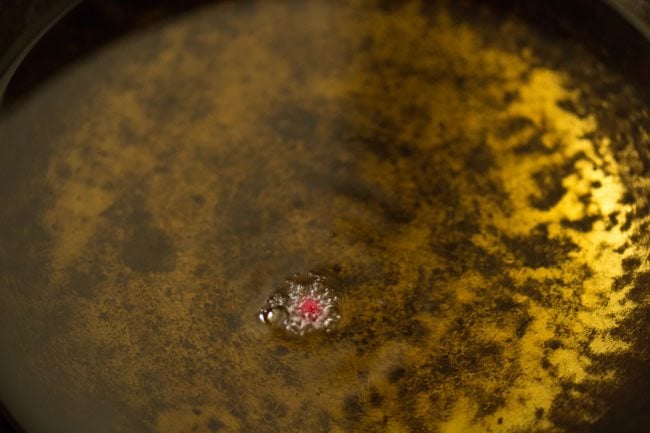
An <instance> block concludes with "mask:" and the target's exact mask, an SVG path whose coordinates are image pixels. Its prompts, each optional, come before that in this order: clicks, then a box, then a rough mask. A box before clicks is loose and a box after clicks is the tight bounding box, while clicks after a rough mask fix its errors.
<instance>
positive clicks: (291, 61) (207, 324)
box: [0, 1, 650, 433]
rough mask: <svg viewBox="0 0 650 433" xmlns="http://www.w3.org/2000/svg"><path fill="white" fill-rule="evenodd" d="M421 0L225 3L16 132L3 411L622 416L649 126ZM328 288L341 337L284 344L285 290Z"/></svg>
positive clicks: (92, 426) (526, 53) (5, 188)
mask: <svg viewBox="0 0 650 433" xmlns="http://www.w3.org/2000/svg"><path fill="white" fill-rule="evenodd" d="M425 4H427V5H428V3H420V2H406V3H403V4H399V5H397V6H396V5H395V4H393V3H390V4H389V5H387V6H382V3H381V2H380V3H377V2H365V1H352V2H325V1H314V2H300V3H299V2H259V3H258V2H239V3H220V4H217V5H215V6H212V7H209V8H205V9H201V10H199V11H197V12H195V13H192V14H190V15H187V16H185V17H182V18H179V19H177V20H175V21H173V22H170V23H168V24H166V25H164V26H161V27H160V28H156V29H151V30H149V31H147V32H143V33H140V34H137V35H133V36H130V37H129V38H125V39H123V40H121V41H118V42H117V43H115V44H114V45H113V46H110V47H108V48H106V49H104V50H102V51H100V52H98V53H97V54H95V55H94V56H93V57H91V58H88V59H87V60H86V61H84V62H82V63H79V64H78V65H75V66H74V67H73V68H71V69H69V70H68V71H67V72H66V74H63V75H61V76H58V77H56V78H55V79H53V80H51V81H50V82H49V83H48V84H47V85H46V86H45V87H43V88H42V89H41V91H40V92H39V93H38V94H35V95H33V96H32V97H31V98H30V99H29V100H27V101H25V102H24V103H23V104H22V105H21V106H19V107H18V108H17V109H16V110H15V112H14V113H13V114H11V115H9V116H7V117H6V118H5V119H3V124H2V125H1V128H2V129H0V134H2V137H3V141H4V145H5V146H6V149H3V152H4V158H3V161H2V164H3V167H4V166H6V171H5V180H4V181H3V184H2V186H0V192H2V193H3V195H4V197H3V200H7V203H11V204H12V205H11V207H9V206H8V207H7V208H6V209H3V210H2V211H1V212H2V213H1V214H0V215H1V216H2V220H1V222H2V226H3V229H2V236H3V245H2V246H0V260H1V262H0V263H1V266H2V267H1V268H0V270H1V271H2V274H1V275H0V278H2V280H0V281H2V296H3V302H2V303H1V304H0V317H1V319H0V320H1V321H2V322H0V323H1V325H2V327H1V328H0V344H1V345H2V347H3V351H2V354H1V355H0V371H3V374H4V372H5V371H11V372H12V374H11V375H10V376H9V375H6V374H5V376H3V377H2V382H3V384H4V385H3V389H2V394H1V395H0V397H2V399H3V400H4V401H5V402H6V404H7V406H8V407H9V409H10V410H11V411H13V412H14V413H15V415H16V418H17V419H18V421H19V422H21V423H23V424H24V426H25V427H26V429H27V430H28V431H29V432H32V431H33V432H48V431H67V432H70V431H77V430H78V431H93V432H132V431H139V432H147V431H151V432H160V433H174V432H178V433H181V432H212V431H219V432H253V431H255V432H279V431H284V432H356V431H363V432H384V431H387V432H395V433H397V432H441V433H444V432H485V431H493V432H498V431H511V432H519V431H553V432H555V431H565V430H567V429H569V428H570V427H571V426H584V425H589V424H592V423H594V422H597V421H598V419H600V418H601V417H602V416H603V414H605V413H606V412H607V410H608V407H609V404H610V403H609V400H608V399H609V398H610V397H609V396H610V394H611V393H613V392H614V391H615V390H616V389H617V386H618V385H620V383H621V380H622V379H621V377H622V375H623V374H625V371H622V370H623V369H622V368H620V365H623V364H622V362H614V361H612V359H614V360H617V359H618V360H620V359H623V358H624V357H626V356H628V354H629V353H633V352H634V350H636V349H635V348H634V347H635V346H634V338H635V334H634V333H633V332H631V331H630V332H627V331H626V332H623V331H621V328H620V325H621V324H622V323H624V322H625V320H626V319H627V318H629V317H630V316H631V315H633V314H635V312H637V311H639V308H641V307H640V305H643V303H644V299H647V291H646V287H645V285H644V283H643V282H644V281H647V280H648V275H649V274H648V269H647V263H646V255H647V248H646V245H647V239H646V238H645V235H644V234H643V233H645V232H646V231H645V229H646V228H647V222H646V216H647V215H646V213H644V212H645V211H644V209H645V208H644V205H645V200H646V199H645V197H646V196H647V185H646V184H645V183H644V181H643V180H638V179H637V181H635V182H633V181H631V180H630V176H629V173H628V172H629V170H633V169H634V166H632V168H629V167H628V166H627V165H624V164H622V162H621V161H623V160H624V161H626V162H627V161H634V160H637V161H638V156H637V155H636V154H635V153H634V152H635V150H634V149H635V146H646V147H647V146H650V136H649V135H648V132H647V129H644V126H643V125H645V128H647V125H648V124H649V121H650V116H649V115H648V107H647V105H644V103H643V101H639V100H638V99H636V96H635V94H634V92H633V91H632V89H631V88H629V87H626V86H625V85H624V84H622V82H621V81H620V79H619V78H617V77H616V76H615V75H613V74H612V73H610V72H608V71H607V70H606V69H605V68H603V67H602V66H601V65H599V64H598V63H597V62H596V61H595V60H593V59H592V58H591V57H589V56H588V55H587V54H586V53H584V52H582V51H580V50H578V49H574V51H572V52H570V53H567V52H566V47H554V46H547V45H546V44H545V43H544V41H543V40H542V39H540V37H539V36H538V35H536V34H535V33H534V32H532V31H531V30H530V29H528V28H527V27H526V26H525V25H523V24H522V23H520V22H519V21H517V20H516V19H514V18H510V19H496V18H494V17H493V16H492V15H490V13H489V12H488V11H487V10H485V11H480V12H477V13H476V14H474V16H473V17H472V18H471V19H470V18H467V19H465V18H464V17H463V16H462V14H459V13H458V11H456V10H455V9H453V8H448V7H447V6H445V4H443V3H440V4H438V5H437V6H430V5H429V6H425ZM565 61H568V66H566V68H565V69H562V68H560V67H559V66H558V65H559V64H560V63H562V62H565ZM578 70H579V71H580V72H577V71H578ZM607 86H609V87H608V88H610V89H612V91H610V92H608V93H606V92H604V91H603V89H604V88H605V87H607ZM603 94H606V96H602V95H603ZM621 101H625V104H626V105H625V107H627V108H626V109H627V111H625V112H617V111H614V110H615V108H616V107H617V105H616V104H619V103H621ZM619 111H620V110H619ZM612 113H613V114H612ZM608 115H609V116H610V117H608ZM611 117H618V118H623V119H625V120H624V121H622V120H621V121H618V120H614V119H612V118H611ZM34 119H40V120H39V121H38V122H35V121H34ZM631 140H633V141H634V143H631V142H630V141H631ZM310 271H314V272H317V273H318V274H320V275H325V276H326V277H327V278H328V281H330V282H331V283H332V286H333V287H332V290H334V291H335V292H336V295H337V296H338V297H339V300H340V303H339V310H340V311H339V312H340V314H341V321H340V323H339V324H338V328H337V331H336V332H334V333H332V334H328V335H310V336H307V337H305V338H283V337H282V336H278V335H274V334H273V333H271V332H269V330H268V329H267V328H266V327H265V326H264V325H263V324H261V323H260V322H259V321H258V320H257V317H256V315H257V314H256V313H257V309H258V308H259V307H260V306H261V305H262V304H263V302H264V299H265V297H266V296H268V295H269V294H270V293H272V292H273V290H274V288H275V287H277V286H278V285H279V284H281V282H282V281H283V280H284V279H285V278H286V277H288V276H290V275H293V274H294V273H296V272H299V273H303V274H306V273H308V272H310ZM50 429H51V430H50Z"/></svg>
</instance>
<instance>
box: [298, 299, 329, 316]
mask: <svg viewBox="0 0 650 433" xmlns="http://www.w3.org/2000/svg"><path fill="white" fill-rule="evenodd" d="M322 312H323V308H322V307H321V305H320V302H318V300H316V299H314V298H304V299H302V300H301V301H300V302H299V303H298V313H300V314H301V315H303V316H305V317H310V316H318V315H320V314H321V313H322Z"/></svg>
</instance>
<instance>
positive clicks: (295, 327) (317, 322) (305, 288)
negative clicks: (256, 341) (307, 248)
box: [259, 273, 340, 336]
mask: <svg viewBox="0 0 650 433" xmlns="http://www.w3.org/2000/svg"><path fill="white" fill-rule="evenodd" d="M336 302H337V297H336V296H333V295H332V292H331V290H330V289H329V288H328V287H327V286H326V285H325V278H324V277H322V276H320V275H315V274H311V273H310V274H309V276H307V277H304V276H300V275H295V276H294V277H293V278H290V279H287V280H286V282H285V285H284V286H283V287H281V288H279V289H277V290H276V291H275V292H274V293H273V294H272V295H271V296H269V297H268V299H267V300H266V302H265V304H264V306H263V307H262V308H260V310H259V319H260V320H261V321H262V322H264V323H266V324H267V325H269V326H270V327H272V328H274V329H278V330H280V331H284V332H286V333H287V334H290V335H296V336H302V335H306V334H310V333H312V332H316V331H324V332H329V331H331V330H332V329H333V327H334V325H335V324H336V323H337V322H338V320H339V319H340V316H339V314H338V312H337V308H336Z"/></svg>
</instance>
